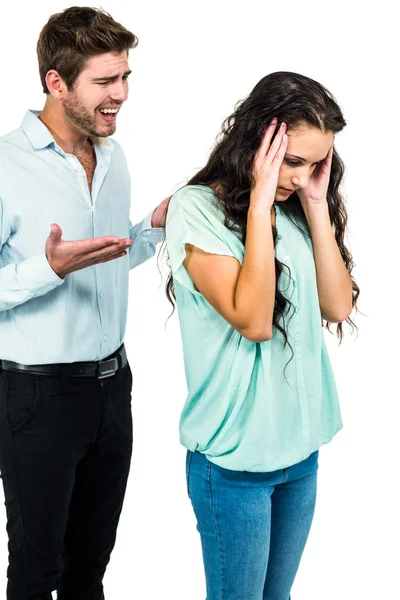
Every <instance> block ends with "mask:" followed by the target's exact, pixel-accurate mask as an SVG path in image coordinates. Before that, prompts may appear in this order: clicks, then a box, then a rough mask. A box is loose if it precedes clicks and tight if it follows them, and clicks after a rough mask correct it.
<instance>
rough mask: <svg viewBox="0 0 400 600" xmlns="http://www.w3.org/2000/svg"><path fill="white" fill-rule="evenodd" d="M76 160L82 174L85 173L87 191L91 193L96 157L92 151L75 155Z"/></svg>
mask: <svg viewBox="0 0 400 600" xmlns="http://www.w3.org/2000/svg"><path fill="white" fill-rule="evenodd" d="M76 158H77V159H78V161H79V162H80V164H81V165H82V167H83V169H84V172H85V173H86V180H87V184H88V187H89V190H90V191H92V183H93V177H94V173H95V170H96V155H95V153H94V151H92V152H90V153H84V154H77V155H76Z"/></svg>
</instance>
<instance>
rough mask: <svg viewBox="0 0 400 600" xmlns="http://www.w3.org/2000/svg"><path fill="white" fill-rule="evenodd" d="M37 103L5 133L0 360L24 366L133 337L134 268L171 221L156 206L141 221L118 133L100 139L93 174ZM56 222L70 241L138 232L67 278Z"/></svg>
mask: <svg viewBox="0 0 400 600" xmlns="http://www.w3.org/2000/svg"><path fill="white" fill-rule="evenodd" d="M37 114H38V113H34V112H32V111H28V112H27V114H26V116H25V118H24V120H23V122H22V125H21V127H20V128H19V129H17V130H16V131H13V132H12V133H9V134H8V135H6V136H4V137H2V138H0V359H6V360H12V361H15V362H20V363H23V364H27V365H29V364H48V363H59V362H74V361H95V360H101V359H103V358H105V357H106V356H108V355H109V354H111V353H112V352H114V351H115V350H116V349H117V348H118V347H119V346H120V345H121V344H122V343H123V340H124V334H125V327H126V315H127V303H128V283H129V269H132V268H133V267H135V266H137V265H139V264H141V263H143V262H144V261H146V260H147V259H148V258H150V257H151V256H153V255H154V253H155V250H156V244H157V243H158V242H160V241H161V240H162V238H163V236H164V230H163V229H152V227H151V213H150V214H149V215H148V216H147V217H146V218H145V219H144V220H143V221H142V222H141V223H138V224H137V225H134V226H132V224H131V222H130V220H129V212H130V179H129V173H128V169H127V164H126V160H125V156H124V154H123V152H122V149H121V147H120V146H119V144H118V143H117V142H115V140H111V139H94V140H93V142H94V148H95V152H96V159H97V165H96V170H95V173H94V178H93V183H92V191H91V192H90V190H89V186H88V183H87V179H86V173H85V171H84V169H83V167H82V165H81V164H80V162H79V161H78V159H77V158H76V157H75V156H74V155H72V154H67V153H66V152H64V151H63V150H62V149H61V148H60V147H59V146H58V145H57V144H56V142H55V140H54V138H53V137H52V135H51V133H50V131H49V130H48V129H47V127H46V126H45V125H44V124H43V123H42V122H41V121H40V120H39V119H38V118H37ZM51 223H57V224H58V225H60V227H61V229H62V231H63V236H62V237H63V239H64V240H79V239H87V238H93V237H100V236H104V235H116V236H118V237H120V238H125V237H130V238H131V239H132V242H133V243H132V246H131V248H130V249H129V253H128V255H127V256H123V257H121V258H118V259H116V260H113V261H110V262H107V263H101V264H98V265H95V266H92V267H88V268H86V269H82V270H80V271H75V272H73V273H70V274H69V275H67V276H66V277H65V279H60V278H59V277H58V276H57V275H56V273H55V272H54V271H53V270H52V268H51V267H50V265H49V263H48V262H47V259H46V256H45V252H44V248H45V243H46V238H47V237H48V235H49V233H50V225H51Z"/></svg>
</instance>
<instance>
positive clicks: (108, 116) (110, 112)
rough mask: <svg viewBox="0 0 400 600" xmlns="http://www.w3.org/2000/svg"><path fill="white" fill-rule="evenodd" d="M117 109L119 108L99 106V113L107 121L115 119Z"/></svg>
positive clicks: (110, 121)
mask: <svg viewBox="0 0 400 600" xmlns="http://www.w3.org/2000/svg"><path fill="white" fill-rule="evenodd" d="M118 111H119V108H99V113H100V114H101V116H102V117H103V119H104V120H105V121H107V122H108V123H112V122H113V121H115V119H116V117H117V114H118Z"/></svg>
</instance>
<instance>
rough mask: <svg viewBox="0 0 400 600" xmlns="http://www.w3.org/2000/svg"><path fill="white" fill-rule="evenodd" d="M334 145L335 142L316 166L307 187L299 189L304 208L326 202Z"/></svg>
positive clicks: (298, 192)
mask: <svg viewBox="0 0 400 600" xmlns="http://www.w3.org/2000/svg"><path fill="white" fill-rule="evenodd" d="M333 146H334V142H332V145H331V147H330V148H329V152H328V154H327V155H326V157H325V159H324V160H323V161H322V163H321V164H319V165H317V167H316V168H315V170H314V172H313V174H312V175H311V177H310V181H309V183H308V185H307V187H305V188H300V189H298V190H297V194H298V196H299V198H300V201H301V203H302V205H303V208H306V207H307V208H309V207H310V206H312V205H315V204H316V205H320V204H325V202H326V198H327V194H328V187H329V180H330V176H331V166H332V157H333Z"/></svg>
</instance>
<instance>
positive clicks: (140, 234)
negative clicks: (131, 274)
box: [129, 211, 165, 269]
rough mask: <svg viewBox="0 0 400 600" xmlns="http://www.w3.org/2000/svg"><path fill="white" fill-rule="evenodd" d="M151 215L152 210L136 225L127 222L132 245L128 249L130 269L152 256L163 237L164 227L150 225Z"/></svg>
mask: <svg viewBox="0 0 400 600" xmlns="http://www.w3.org/2000/svg"><path fill="white" fill-rule="evenodd" d="M152 215H153V211H151V212H149V214H148V215H147V216H146V217H145V218H144V219H143V221H140V223H137V224H136V225H132V223H131V222H129V237H130V238H131V240H132V246H131V247H130V249H129V268H130V269H134V268H135V267H137V266H138V265H140V264H142V263H144V262H145V261H146V260H149V258H151V257H152V256H154V254H155V253H156V247H157V244H159V243H160V242H162V241H163V239H164V236H165V229H164V228H162V227H152V226H151V217H152Z"/></svg>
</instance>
